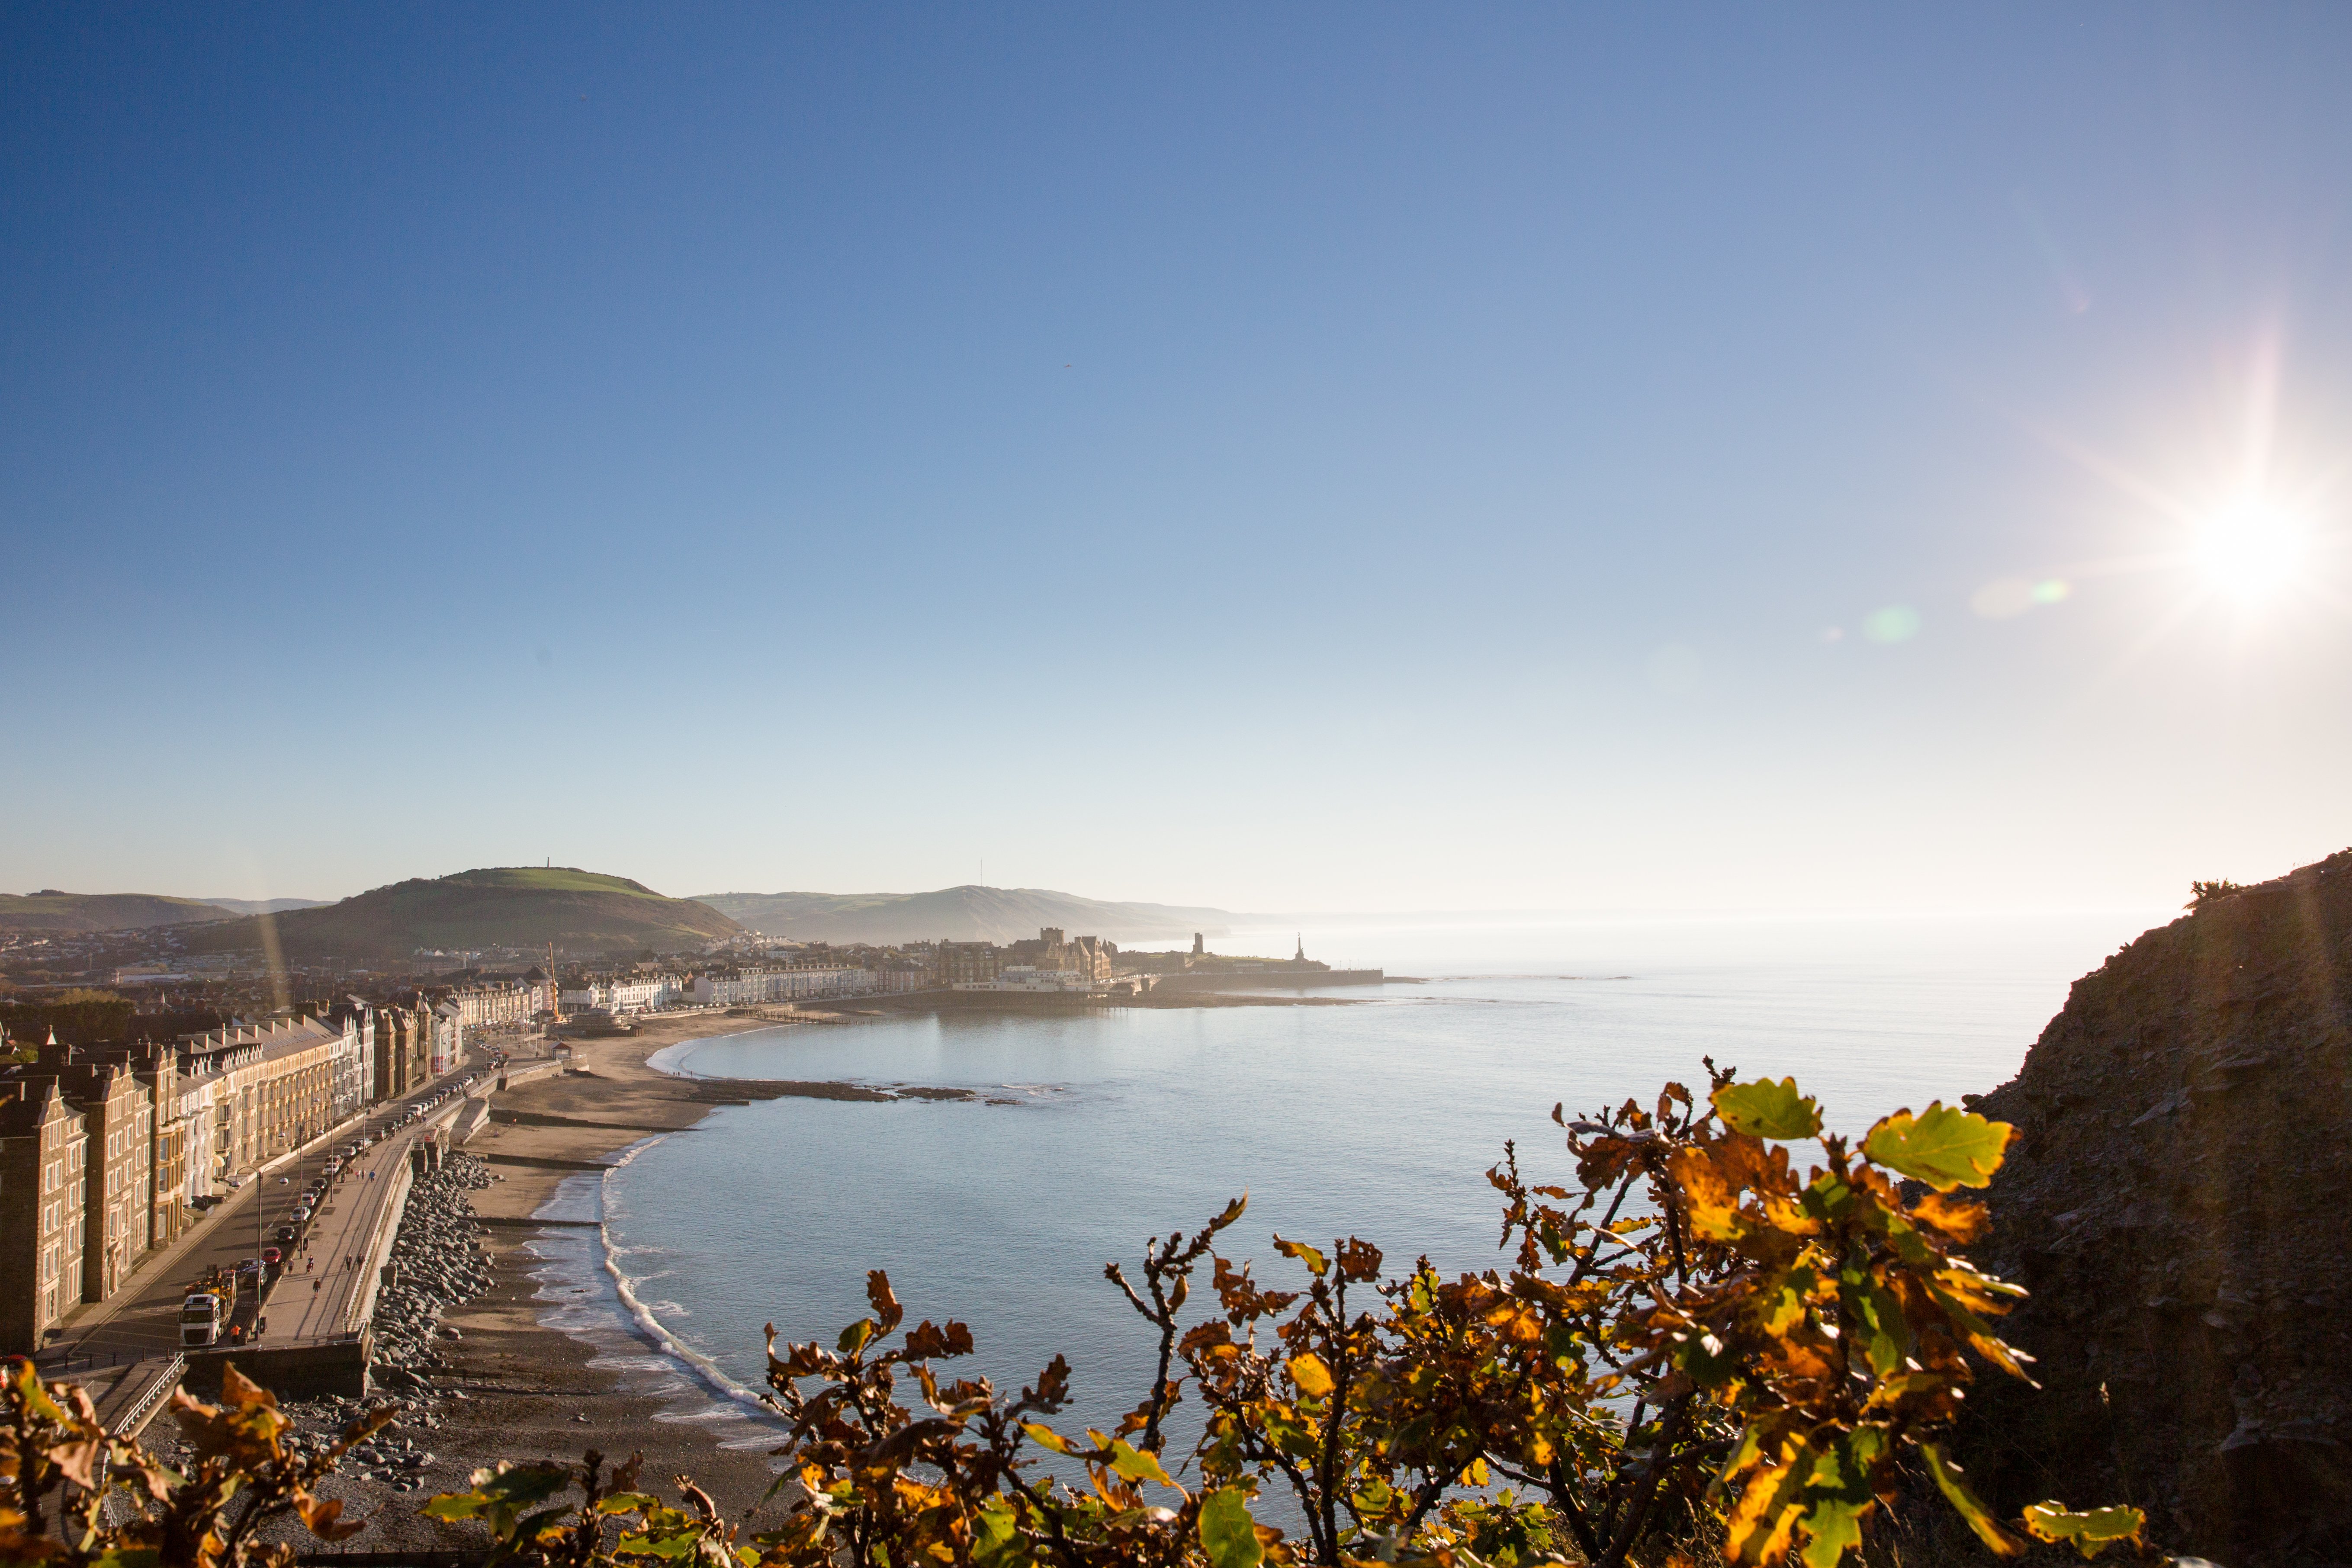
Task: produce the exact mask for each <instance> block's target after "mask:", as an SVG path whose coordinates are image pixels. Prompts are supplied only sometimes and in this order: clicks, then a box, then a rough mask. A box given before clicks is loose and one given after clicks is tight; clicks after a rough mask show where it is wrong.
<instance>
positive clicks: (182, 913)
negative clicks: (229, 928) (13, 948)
mask: <svg viewBox="0 0 2352 1568" xmlns="http://www.w3.org/2000/svg"><path fill="white" fill-rule="evenodd" d="M235 913H236V910H225V909H222V908H220V907H219V906H218V905H216V904H207V903H202V902H199V901H198V900H194V899H167V898H165V897H163V895H162V894H160V893H61V892H58V890H57V889H54V888H45V889H42V890H41V891H39V892H37V893H0V931H132V930H136V929H138V928H141V927H143V926H168V925H179V924H182V923H183V922H185V921H217V920H226V919H227V918H228V917H229V916H231V915H233V914H235Z"/></svg>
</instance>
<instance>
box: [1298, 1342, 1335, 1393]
mask: <svg viewBox="0 0 2352 1568" xmlns="http://www.w3.org/2000/svg"><path fill="white" fill-rule="evenodd" d="M1290 1381H1291V1382H1293V1383H1295V1384H1297V1385H1298V1392H1299V1393H1301V1394H1305V1395H1307V1397H1308V1398H1309V1399H1321V1398H1323V1397H1324V1396H1325V1395H1327V1394H1329V1393H1330V1392H1331V1390H1332V1387H1333V1386H1334V1385H1333V1384H1332V1381H1331V1369H1330V1368H1329V1367H1328V1366H1325V1365H1324V1364H1323V1358H1322V1357H1321V1356H1318V1355H1317V1354H1316V1353H1315V1352H1312V1351H1308V1352H1306V1353H1305V1354H1302V1355H1295V1356H1293V1357H1291V1358H1290Z"/></svg>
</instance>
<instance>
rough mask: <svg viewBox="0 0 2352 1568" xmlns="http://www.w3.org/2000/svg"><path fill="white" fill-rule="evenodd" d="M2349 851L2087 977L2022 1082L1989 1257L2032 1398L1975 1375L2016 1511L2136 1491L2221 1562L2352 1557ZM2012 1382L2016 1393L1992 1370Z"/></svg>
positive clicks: (2006, 1103)
mask: <svg viewBox="0 0 2352 1568" xmlns="http://www.w3.org/2000/svg"><path fill="white" fill-rule="evenodd" d="M2347 1070H2352V850H2347V851H2345V852H2344V853H2341V854H2337V855H2334V856H2331V857H2330V858H2327V859H2326V860H2325V861H2322V862H2320V863H2319V864H2317V865H2314V866H2306V867H2304V868H2302V869H2301V870H2298V871H2295V872H2294V873H2293V874H2292V875H2290V876H2286V877H2283V878H2281V879H2278V880H2276V881H2273V882H2265V883H2263V884H2261V885H2259V886H2256V887H2252V888H2246V889H2238V890H2234V891H2228V892H2223V893H2220V894H2218V895H2209V896H2207V897H2205V898H2204V899H2203V900H2201V901H2200V903H2199V905H2198V906H2197V908H2196V909H2195V910H2194V912H2192V913H2190V914H2189V915H2186V916H2184V917H2183V918H2181V919H2179V920H2177V921H2173V922H2172V923H2171V924H2170V925H2168V926H2165V927H2163V928H2161V929H2159V930H2157V931H2149V932H2148V933H2147V934H2146V935H2145V936H2142V937H2141V938H2140V939H2139V940H2138V941H2137V942H2133V943H2132V944H2131V945H2130V946H2128V947H2126V948H2125V949H2124V950H2123V951H2122V952H2118V953H2116V955H2115V956H2114V957H2113V958H2110V959H2109V960H2108V961H2107V962H2106V963H2105V964H2104V965H2102V966H2101V967H2100V968H2099V970H2098V971H2097V972H2096V973H2092V974H2089V975H2086V976H2084V978H2083V979H2081V980H2079V981H2077V982H2075V984H2074V991H2073V994H2071V995H2070V996H2069V997H2068V999H2067V1003H2066V1006H2065V1009H2064V1010H2063V1012H2061V1013H2060V1014H2059V1015H2058V1016H2057V1017H2056V1018H2055V1019H2053V1021H2052V1022H2051V1024H2050V1026H2049V1027H2048V1028H2047V1029H2045V1030H2044V1031H2043V1032H2042V1037H2041V1039H2040V1041H2039V1042H2037V1043H2036V1044H2035V1046H2034V1047H2033V1050H2032V1054H2031V1055H2029V1056H2028V1057H2027V1058H2026V1062H2025V1066H2024V1068H2023V1069H2022V1070H2021V1072H2020V1073H2019V1074H2018V1076H2017V1078H2016V1079H2015V1080H2013V1081H2012V1082H2011V1083H2008V1084H2006V1085H2004V1086H2002V1087H2001V1088H2000V1089H1998V1090H1997V1091H1995V1092H1994V1093H1992V1094H1990V1095H1986V1096H1983V1097H1981V1099H1979V1100H1976V1101H1975V1103H1976V1104H1977V1107H1978V1109H1979V1110H1983V1111H1984V1112H1985V1113H1987V1114H1988V1115H1992V1116H1997V1117H1999V1118H2000V1119H2001V1120H2003V1121H2010V1122H2013V1123H2014V1124H2015V1125H2016V1126H2017V1128H2018V1130H2019V1131H2020V1134H2021V1136H2020V1138H2019V1139H2018V1141H2017V1142H2016V1143H2015V1144H2014V1145H2013V1146H2012V1147H2011V1152H2010V1158H2009V1163H2008V1164H2007V1166H2006V1167H2005V1168H2004V1169H2003V1171H2002V1173H2001V1174H2000V1178H1999V1180H1998V1181H1997V1182H1996V1183H1995V1184H1994V1186H1993V1189H1992V1192H1991V1194H1990V1196H1991V1199H1992V1203H1993V1206H1994V1210H1995V1215H1996V1225H1995V1228H1994V1233H1993V1237H1992V1241H1991V1245H1990V1246H1989V1247H1986V1248H1985V1249H1984V1254H1983V1261H1985V1262H1986V1263H1987V1264H1989V1265H1990V1267H1992V1268H1995V1269H1997V1270H1998V1271H1999V1272H2000V1273H2001V1274H2004V1275H2006V1276H2008V1277H2009V1278H2011V1279H2015V1280H2017V1281H2019V1282H2020V1283H2021V1284H2023V1285H2025V1286H2026V1287H2028V1288H2029V1289H2031V1290H2032V1299H2031V1300H2028V1301H2027V1302H2025V1303H2024V1304H2023V1305H2022V1306H2021V1308H2020V1310H2018V1311H2017V1312H2016V1314H2015V1315H2014V1316H2012V1317H2011V1319H2010V1320H2009V1329H2008V1337H2010V1338H2011V1340H2012V1341H2013V1342H2016V1343H2019V1344H2021V1346H2022V1347H2023V1348H2025V1349H2026V1350H2028V1351H2030V1352H2032V1353H2033V1354H2034V1355H2035V1356H2036V1357H2037V1358H2039V1364H2038V1365H2037V1366H2036V1367H2035V1368H2034V1369H2033V1370H2034V1372H2035V1375H2036V1376H2037V1378H2038V1379H2039V1380H2040V1382H2041V1383H2042V1385H2043V1391H2042V1393H2040V1394H2034V1393H2032V1391H2030V1390H2025V1389H2022V1388H2021V1387H2019V1386H2015V1385H2012V1386H2011V1387H2009V1388H1995V1387H1990V1386H1987V1387H1984V1388H1982V1390H1981V1394H1980V1396H1979V1409H1978V1412H1977V1416H1978V1419H1977V1422H1976V1427H1977V1431H1976V1436H1975V1441H1974V1443H1973V1445H1972V1447H1975V1449H1976V1462H1975V1464H1974V1466H1973V1467H1972V1468H1974V1469H1975V1470H1976V1471H1977V1473H1978V1475H1979V1480H1980V1481H1983V1482H1985V1483H1986V1484H1988V1485H1990V1487H1992V1488H1993V1489H1995V1490H1996V1491H1997V1492H1999V1493H2000V1495H2001V1498H2002V1500H2003V1501H2004V1502H2006V1503H2008V1504H2009V1505H2010V1507H2011V1511H2012V1512H2013V1511H2014V1510H2015V1508H2016V1507H2017V1506H2018V1505H2020V1504H2021V1503H2023V1502H2028V1501H2032V1500H2036V1499H2038V1498H2042V1497H2046V1496H2051V1495H2053V1494H2055V1495H2059V1496H2062V1497H2063V1498H2065V1499H2066V1500H2070V1501H2072V1502H2074V1503H2075V1504H2076V1505H2077V1506H2082V1505H2084V1504H2089V1503H2105V1502H2111V1501H2123V1500H2129V1501H2132V1502H2136V1503H2138V1504H2139V1505H2141V1506H2142V1507H2144V1508H2146V1509H2147V1510H2148V1513H2149V1519H2150V1523H2151V1524H2152V1525H2153V1526H2154V1528H2155V1531H2156V1533H2157V1534H2158V1537H2159V1539H2163V1540H2165V1541H2167V1542H2169V1543H2171V1544H2173V1545H2175V1546H2176V1547H2177V1548H2180V1549H2185V1550H2189V1551H2192V1552H2201V1553H2202V1554H2204V1555H2206V1556H2209V1557H2213V1558H2217V1559H2220V1560H2221V1561H2222V1562H2225V1563H2229V1564H2231V1568H2252V1565H2256V1564H2263V1563H2297V1562H2336V1563H2341V1562H2345V1561H2347V1560H2352V1289H2347V1286H2352V1168H2347V1158H2352V1152H2348V1151H2347V1139H2352V1083H2347ZM1996 1381H2005V1380H1996Z"/></svg>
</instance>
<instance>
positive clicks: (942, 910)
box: [695, 883, 1248, 943]
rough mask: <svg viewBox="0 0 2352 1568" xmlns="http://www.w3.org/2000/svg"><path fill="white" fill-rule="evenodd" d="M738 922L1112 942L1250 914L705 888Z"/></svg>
mask: <svg viewBox="0 0 2352 1568" xmlns="http://www.w3.org/2000/svg"><path fill="white" fill-rule="evenodd" d="M695 901H696V902H697V903H701V904H708V905H709V906H710V907H711V908H712V909H714V910H718V911H719V913H721V914H723V915H725V916H727V917H728V918H729V919H730V920H731V921H735V922H736V923H737V924H739V925H742V926H747V927H749V928H750V929H751V930H753V931H765V932H766V933H767V934H768V935H770V936H788V937H791V938H793V940H795V941H798V942H877V943H881V942H923V941H928V940H930V939H933V938H945V939H947V940H948V941H950V942H1020V941H1022V940H1024V938H1028V937H1034V936H1035V935H1036V934H1037V931H1038V928H1039V927H1041V926H1059V927H1061V928H1062V929H1063V930H1065V931H1068V932H1069V933H1070V934H1071V935H1072V936H1081V935H1084V936H1100V937H1106V938H1108V939H1109V940H1110V941H1113V942H1129V943H1132V942H1154V941H1158V942H1191V941H1192V933H1193V932H1194V931H1200V932H1202V933H1203V934H1204V935H1208V936H1221V935H1223V934H1224V933H1225V932H1226V931H1230V930H1231V929H1232V928H1233V927H1234V924H1235V923H1236V922H1237V921H1243V922H1245V921H1246V920H1247V919H1248V917H1244V916H1239V915H1235V914H1233V913H1231V912H1230V911H1228V910H1212V909H1193V908H1188V907H1186V906H1184V905H1181V904H1122V903H1107V902H1105V901H1103V900H1100V899H1082V898H1080V897H1078V896H1077V895H1076V894H1075V893H1057V892H1055V891H1053V890H1052V889H1046V888H982V887H978V886H975V885H972V884H970V883H967V884H966V885H964V886H962V887H961V888H941V889H939V890H938V891H936V892H929V893H704V894H701V895H699V896H698V898H697V899H696V900H695Z"/></svg>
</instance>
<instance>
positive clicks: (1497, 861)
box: [0, 3, 2352, 910]
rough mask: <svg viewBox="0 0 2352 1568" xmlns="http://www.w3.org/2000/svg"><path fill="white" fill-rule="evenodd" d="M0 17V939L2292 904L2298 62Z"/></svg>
mask: <svg viewBox="0 0 2352 1568" xmlns="http://www.w3.org/2000/svg"><path fill="white" fill-rule="evenodd" d="M0 18H5V36H0V351H4V352H0V542H5V550H6V559H7V562H8V566H9V570H8V573H7V583H8V591H7V594H6V596H5V604H6V620H5V634H6V641H5V647H6V649H7V653H6V658H7V668H6V675H5V683H4V684H0V719H5V727H6V733H7V737H8V744H7V745H6V747H5V761H0V813H5V820H6V822H7V825H8V826H7V830H6V832H5V836H0V889H7V890H16V891H23V890H27V889H32V888H35V887H44V886H56V887H63V888H68V889H86V890H132V889H139V890H155V891H170V892H176V893H192V894H212V895H248V896H257V895H263V894H273V895H309V896H317V897H329V896H339V895H341V894H343V893H348V892H352V891H356V890H358V889H362V888H364V887H368V886H371V885H374V884H377V883H381V882H384V881H388V880H393V879H397V878H401V877H404V876H412V875H429V874H436V873H440V872H445V871H450V870H456V869H459V868H464V867H467V866H473V865H483V864H512V863H520V862H530V863H537V862H538V861H539V860H541V858H547V857H552V858H554V859H555V860H556V862H557V863H558V864H565V863H570V864H577V865H583V866H587V867H592V868H599V869H605V870H612V871H618V872H622V873H625V874H627V875H632V876H635V877H638V878H640V879H643V880H645V881H646V882H648V883H649V884H651V885H653V886H656V887H657V888H660V889H663V890H665V891H669V892H676V893H693V892H707V891H717V890H721V889H761V890H772V889H782V888H801V889H830V890H840V891H847V890H864V889H919V888H925V887H934V886H940V885H943V884H948V883H952V882H960V881H969V880H973V879H977V878H978V877H980V876H981V874H982V861H983V858H984V859H985V874H986V878H987V879H988V880H989V881H991V882H995V883H1001V884H1013V885H1025V886H1044V887H1059V888H1065V889H1070V890H1072V891H1076V892H1082V893H1087V894H1092V895H1096V896H1101V897H1118V898H1148V899H1162V900H1178V901H1187V902H1192V901H1198V902H1207V903H1217V904H1223V905H1224V906H1226V907H1229V908H1239V909H1328V910H1342V909H1361V910H1377V909H1430V908H1504V907H1517V908H1567V909H1604V908H1625V907H1650V908H1662V907H1663V908H1677V909H1731V908H1738V909H1758V908H1792V909H1798V908H1822V907H1836V908H1844V909H1889V910H1894V909H1905V910H1916V909H1971V908H2018V907H2048V906H2084V905H2110V904H2129V903H2143V902H2151V901H2171V900H2174V899H2175V898H2176V897H2177V896H2179V895H2180V894H2181V893H2182V892H2184V891H2185V884H2186V882H2187V881H2188V879H2189V878H2191V877H2212V876H2227V877H2232V878H2237V879H2252V878H2254V877H2258V876H2265V875H2271V874H2275V873H2276V872H2279V871H2282V870H2284V869H2285V868H2288V867H2289V866H2291V865H2293V864H2295V863H2297V862H2299V861H2302V860H2307V859H2310V858H2315V857H2316V856H2319V855H2322V854H2325V853H2326V852H2328V851H2331V850H2333V849H2336V848H2338V847H2343V846H2344V845H2346V844H2347V843H2352V784H2347V780H2352V725H2347V722H2346V719H2347V715H2352V574H2347V571H2346V569H2345V566H2346V555H2347V552H2346V550H2345V547H2344V542H2343V530H2344V520H2345V515H2346V510H2347V479H2352V469H2347V458H2352V453H2347V432H2352V92H2347V90H2346V87H2345V84H2346V82H2347V80H2352V10H2347V9H2346V8H2344V7H2341V6H2331V5H2310V6H2292V5H2275V6H2258V7H2257V6H2219V5H2217V6H2210V7H2202V8H2181V7H2168V6H2155V5H2141V4H2137V3H2135V4H2128V5H2091V4H2084V5H2066V6H2063V7H2053V6H2048V5H2012V6H2007V7H2000V6H1986V7H1968V8H1964V9H1954V8H1935V7H1916V6H1914V7H1895V8H1888V7H1882V6H1864V5H1852V6H1843V7H1841V6H1812V7H1804V8H1801V9H1798V10H1794V11H1791V10H1788V9H1785V8H1779V9H1769V8H1768V9H1759V8H1756V7H1745V6H1731V5H1723V6H1716V7H1688V8H1672V7H1619V6H1600V5H1589V6H1554V5H1544V6H1527V7H1519V8H1509V7H1502V6H1488V7H1477V8H1463V7H1407V6H1396V5H1389V6H1353V5H1349V6H1341V5H1286V6H1275V7H1266V6H1245V7H1244V6H1235V7H1229V8H1223V9H1219V8H1213V7H1207V6H1184V7H1143V6H1100V5H1070V6H1066V7H1045V6H1016V5H988V6H971V5H958V6H947V5H941V6H936V7H928V8H918V7H904V6H896V7H894V6H884V5H865V6H856V7H847V6H835V7H817V6H780V5H756V6H745V7H741V8H736V9H729V8H720V7H709V6H703V7H692V8H684V9H681V8H677V7H669V6H663V7H645V8H640V9H618V8H611V7H584V6H540V7H531V6H524V5H498V6H480V5H467V6H438V7H436V6H428V5H399V6H348V5H341V6H319V5H313V6H299V7H295V6H268V5H260V6H249V7H236V8H229V9H226V10H225V9H223V8H218V7H194V6H189V7H178V8H172V7H156V6H145V7H139V8H135V9H133V8H128V7H100V6H59V5H10V6H8V7H7V8H6V9H5V11H0ZM2256 469H2259V470H2260V471H2259V473H2256ZM2250 475H2252V476H2253V477H2251V478H2250V477H2249V476H2250ZM2257 492H2259V494H2258V496H2257V500H2259V504H2261V505H2262V506H2264V507H2267V508H2269V509H2270V510H2269V511H2268V512H2267V513H2265V514H2264V515H2265V516H2269V517H2273V518H2275V519H2283V520H2284V521H2279V522H2277V523H2275V525H2273V524H2270V523H2265V524H2264V525H2263V526H2264V527H2265V528H2273V526H2275V528H2276V529H2283V530H2285V531H2286V532H2287V533H2288V534H2289V535H2290V536H2291V543H2292V546H2293V552H2292V553H2291V554H2290V555H2289V556H2288V557H2287V558H2286V559H2285V561H2284V565H2283V566H2281V568H2280V569H2279V570H2277V571H2273V572H2268V573H2262V572H2257V573H2255V574H2254V575H2256V576H2258V577H2260V578H2261V579H2262V582H2261V583H2260V584H2259V585H2258V586H2257V587H2253V588H2247V589H2245V590H2244V591H2239V590H2238V588H2237V587H2235V586H2227V587H2225V583H2224V580H2225V579H2229V580H2230V581H2231V583H2234V579H2233V578H2232V577H2231V572H2229V571H2227V570H2222V569H2223V568H2232V567H2235V566H2238V565H2241V564H2242V563H2243V562H2242V556H2243V554H2244V548H2243V545H2242V535H2236V534H2228V535H2224V536H2221V542H2220V543H2218V544H2215V545H2213V546H2212V550H2211V552H2205V551H2206V546H2205V545H2204V543H2202V542H2201V541H2203V540H2204V539H2205V537H2206V536H2205V535H2204V534H2202V533H2200V529H2201V528H2202V527H2203V526H2204V525H2205V523H2206V522H2207V521H2209V520H2210V518H2211V517H2214V516H2217V515H2224V514H2227V515H2229V516H2235V515H2236V513H2235V512H2234V511H2233V510H2231V509H2233V508H2237V507H2240V506H2241V505H2252V504H2255V502H2254V501H2250V500H2248V499H2247V498H2248V497H2249V496H2250V495H2256V493H2257ZM2270 537H2271V535H2270V534H2267V533H2265V534H2262V535H2260V537H2259V538H2258V539H2257V542H2258V543H2259V542H2261V540H2262V539H2268V538H2270ZM2232 540H2237V541H2239V542H2237V543H2232V542H2231V541H2232ZM2200 552H2204V553H2200ZM2268 559H2269V557H2263V558H2262V560H2258V561H2257V562H2256V563H2255V564H2256V565H2257V566H2260V565H2262V564H2263V561H2267V560H2268ZM2037 584H2038V585H2042V589H2041V592H2042V599H2040V600H2037V599H2035V598H2034V597H2033V596H2032V593H2031V592H2030V590H2031V589H2032V586H2033V585H2037ZM2060 595H2063V597H2061V596H2060ZM2043 600H2046V601H2048V602H2042V601H2043Z"/></svg>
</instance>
